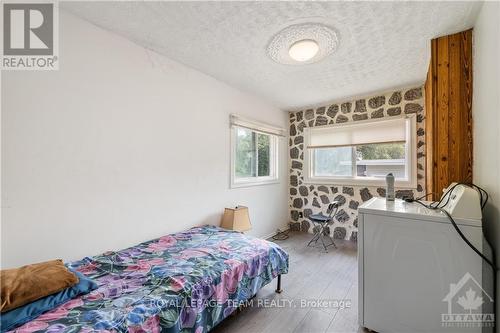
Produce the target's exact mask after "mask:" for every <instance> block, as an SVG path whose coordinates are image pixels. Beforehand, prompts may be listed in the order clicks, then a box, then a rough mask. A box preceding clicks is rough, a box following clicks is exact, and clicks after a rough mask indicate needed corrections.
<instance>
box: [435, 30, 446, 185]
mask: <svg viewBox="0 0 500 333" xmlns="http://www.w3.org/2000/svg"><path fill="white" fill-rule="evenodd" d="M448 46H449V44H448V37H442V38H439V39H438V41H437V70H436V75H437V78H438V80H437V85H436V94H437V96H436V97H437V108H436V117H435V121H436V125H437V133H435V134H436V135H435V136H434V140H435V141H436V145H435V146H434V149H435V152H436V157H437V160H436V173H435V175H436V176H435V177H434V178H435V180H434V181H435V182H437V183H438V184H446V183H448V182H449V181H448V158H449V156H448V136H447V135H441V134H442V133H444V132H446V133H447V132H448V130H449V127H448V125H449V123H448V120H449V117H448V114H449V112H448V111H449V107H448V106H449V104H448V103H449V101H448V97H449V50H448Z"/></svg>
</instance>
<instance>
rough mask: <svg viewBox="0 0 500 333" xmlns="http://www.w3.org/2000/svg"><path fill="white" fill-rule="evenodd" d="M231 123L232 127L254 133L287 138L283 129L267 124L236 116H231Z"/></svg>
mask: <svg viewBox="0 0 500 333" xmlns="http://www.w3.org/2000/svg"><path fill="white" fill-rule="evenodd" d="M230 123H231V126H238V127H244V128H248V129H251V130H254V131H258V132H262V133H266V134H272V135H277V136H285V135H286V131H285V130H284V129H283V128H280V127H276V126H273V125H268V124H265V123H261V122H258V121H255V120H251V119H247V118H244V117H241V116H238V115H235V114H232V115H231V116H230Z"/></svg>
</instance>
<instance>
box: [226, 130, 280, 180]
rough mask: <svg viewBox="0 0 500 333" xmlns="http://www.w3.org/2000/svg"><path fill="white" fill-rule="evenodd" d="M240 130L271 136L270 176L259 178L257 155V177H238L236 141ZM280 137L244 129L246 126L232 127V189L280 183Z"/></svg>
mask: <svg viewBox="0 0 500 333" xmlns="http://www.w3.org/2000/svg"><path fill="white" fill-rule="evenodd" d="M238 128H244V129H246V130H249V131H252V132H254V133H256V134H264V135H268V136H269V176H258V170H259V168H258V165H259V156H258V153H257V154H256V158H255V167H256V169H255V170H256V173H257V176H255V177H240V178H238V177H236V141H237V138H236V136H237V130H238ZM255 140H256V141H257V140H258V135H255ZM278 156H279V137H278V135H276V134H271V133H266V132H264V131H259V130H257V129H254V128H249V127H244V126H237V125H233V126H231V166H230V168H231V172H230V173H231V182H230V188H241V187H248V186H259V185H267V184H277V183H279V182H280V179H279V172H278V169H279V165H278V164H279V162H278V160H279V158H278Z"/></svg>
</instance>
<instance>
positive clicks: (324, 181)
mask: <svg viewBox="0 0 500 333" xmlns="http://www.w3.org/2000/svg"><path fill="white" fill-rule="evenodd" d="M304 184H310V185H351V186H386V185H387V184H386V182H385V179H374V178H367V179H361V178H353V179H349V178H338V179H335V178H329V177H325V178H308V179H304ZM394 187H396V188H405V189H416V188H417V184H416V181H404V180H399V181H398V180H396V181H395V182H394Z"/></svg>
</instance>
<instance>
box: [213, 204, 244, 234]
mask: <svg viewBox="0 0 500 333" xmlns="http://www.w3.org/2000/svg"><path fill="white" fill-rule="evenodd" d="M220 226H221V227H222V228H224V229H229V230H235V231H240V232H243V231H248V230H250V229H252V224H251V223H250V217H249V216H248V207H244V206H238V207H236V208H226V209H225V210H224V216H223V217H222V222H221V225H220Z"/></svg>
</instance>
